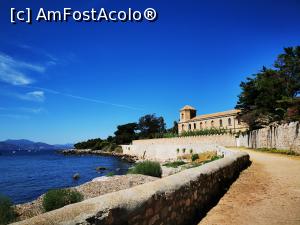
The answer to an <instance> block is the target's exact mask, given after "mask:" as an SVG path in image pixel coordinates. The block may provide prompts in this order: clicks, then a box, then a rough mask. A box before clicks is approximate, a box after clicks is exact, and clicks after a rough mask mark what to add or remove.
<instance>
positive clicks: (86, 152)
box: [57, 149, 138, 163]
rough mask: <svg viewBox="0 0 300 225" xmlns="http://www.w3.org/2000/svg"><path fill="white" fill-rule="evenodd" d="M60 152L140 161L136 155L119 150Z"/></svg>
mask: <svg viewBox="0 0 300 225" xmlns="http://www.w3.org/2000/svg"><path fill="white" fill-rule="evenodd" d="M57 152H58V153H59V154H63V155H99V156H112V157H116V158H119V159H121V160H124V161H126V162H129V163H135V162H136V161H138V158H137V157H136V156H132V155H126V154H123V153H119V152H104V151H101V150H92V149H66V150H59V151H57Z"/></svg>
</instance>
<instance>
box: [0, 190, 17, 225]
mask: <svg viewBox="0 0 300 225" xmlns="http://www.w3.org/2000/svg"><path fill="white" fill-rule="evenodd" d="M16 216H17V214H16V212H15V208H14V207H13V205H12V202H11V200H10V199H9V198H8V197H6V196H3V195H0V224H1V225H2V224H8V223H11V222H13V221H14V220H15V218H16Z"/></svg>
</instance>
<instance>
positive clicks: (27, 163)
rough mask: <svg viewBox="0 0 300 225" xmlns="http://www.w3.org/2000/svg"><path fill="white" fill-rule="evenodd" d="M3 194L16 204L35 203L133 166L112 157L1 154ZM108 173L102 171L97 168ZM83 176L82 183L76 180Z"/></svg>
mask: <svg viewBox="0 0 300 225" xmlns="http://www.w3.org/2000/svg"><path fill="white" fill-rule="evenodd" d="M0 153H1V155H0V195H1V194H2V195H5V196H8V197H9V198H10V199H11V201H12V202H13V203H14V204H20V203H25V202H29V201H32V200H34V199H36V198H37V197H39V196H40V195H42V194H43V193H45V192H47V191H48V190H51V189H57V188H67V187H73V186H77V185H80V184H83V183H85V182H88V181H91V180H92V179H93V178H96V177H100V176H106V175H107V174H108V173H109V172H113V173H114V174H116V175H123V174H126V172H127V171H128V168H129V167H130V166H131V164H130V163H127V162H125V161H122V160H120V159H118V158H115V157H109V156H105V157H104V156H93V155H84V156H69V155H68V156H64V155H62V154H58V153H56V152H55V151H53V150H51V151H37V152H27V151H15V152H12V151H1V152H0ZM98 166H103V167H105V168H107V170H105V171H102V172H98V171H96V167H98ZM75 173H79V174H80V178H79V179H78V180H74V179H73V175H74V174H75Z"/></svg>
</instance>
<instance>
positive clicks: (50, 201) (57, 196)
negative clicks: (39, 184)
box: [43, 189, 83, 212]
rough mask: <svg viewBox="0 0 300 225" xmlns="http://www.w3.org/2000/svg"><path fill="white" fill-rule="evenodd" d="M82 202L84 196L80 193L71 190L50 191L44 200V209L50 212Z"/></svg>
mask: <svg viewBox="0 0 300 225" xmlns="http://www.w3.org/2000/svg"><path fill="white" fill-rule="evenodd" d="M82 200H83V196H82V194H81V193H79V192H78V191H74V190H69V189H57V190H50V191H48V192H47V193H46V194H45V196H44V198H43V207H44V209H45V211H46V212H48V211H51V210H54V209H58V208H61V207H64V206H65V205H69V204H73V203H76V202H80V201H82Z"/></svg>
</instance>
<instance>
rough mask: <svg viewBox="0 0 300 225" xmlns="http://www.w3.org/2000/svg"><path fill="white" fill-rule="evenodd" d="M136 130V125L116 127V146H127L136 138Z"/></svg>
mask: <svg viewBox="0 0 300 225" xmlns="http://www.w3.org/2000/svg"><path fill="white" fill-rule="evenodd" d="M137 129H138V124H137V123H127V124H124V125H120V126H118V127H117V131H116V132H115V140H116V143H117V144H129V143H131V142H132V140H134V139H136V138H137V134H136V131H137Z"/></svg>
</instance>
